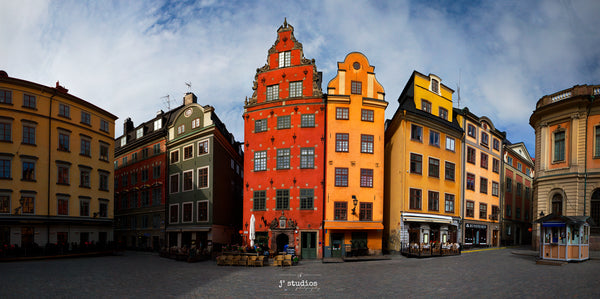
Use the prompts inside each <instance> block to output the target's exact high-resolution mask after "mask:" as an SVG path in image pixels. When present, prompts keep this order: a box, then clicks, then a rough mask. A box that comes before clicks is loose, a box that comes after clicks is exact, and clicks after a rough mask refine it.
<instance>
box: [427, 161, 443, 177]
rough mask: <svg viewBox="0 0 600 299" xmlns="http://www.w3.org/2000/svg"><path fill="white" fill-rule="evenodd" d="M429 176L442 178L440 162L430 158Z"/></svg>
mask: <svg viewBox="0 0 600 299" xmlns="http://www.w3.org/2000/svg"><path fill="white" fill-rule="evenodd" d="M429 176H430V177H432V178H439V177H440V160H438V159H435V158H429Z"/></svg>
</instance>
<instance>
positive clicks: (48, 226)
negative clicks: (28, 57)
mask: <svg viewBox="0 0 600 299" xmlns="http://www.w3.org/2000/svg"><path fill="white" fill-rule="evenodd" d="M54 96H56V89H54V93H53V94H52V95H51V96H50V112H49V114H48V186H47V190H48V191H47V197H48V201H47V202H48V203H47V207H46V213H47V217H48V223H46V243H47V244H48V243H50V178H52V172H51V171H50V168H51V167H52V159H51V158H50V157H51V155H52V146H51V144H52V98H54Z"/></svg>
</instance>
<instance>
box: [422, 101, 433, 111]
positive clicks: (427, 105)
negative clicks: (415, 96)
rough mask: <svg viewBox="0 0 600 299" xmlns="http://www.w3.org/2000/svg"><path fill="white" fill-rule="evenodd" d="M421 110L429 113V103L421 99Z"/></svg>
mask: <svg viewBox="0 0 600 299" xmlns="http://www.w3.org/2000/svg"><path fill="white" fill-rule="evenodd" d="M421 110H423V111H425V112H427V113H431V102H429V101H426V100H423V99H421Z"/></svg>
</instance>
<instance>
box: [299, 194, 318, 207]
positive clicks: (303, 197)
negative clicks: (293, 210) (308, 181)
mask: <svg viewBox="0 0 600 299" xmlns="http://www.w3.org/2000/svg"><path fill="white" fill-rule="evenodd" d="M314 193H315V190H314V189H300V209H301V210H313V209H314V204H313V202H314V200H313V199H314Z"/></svg>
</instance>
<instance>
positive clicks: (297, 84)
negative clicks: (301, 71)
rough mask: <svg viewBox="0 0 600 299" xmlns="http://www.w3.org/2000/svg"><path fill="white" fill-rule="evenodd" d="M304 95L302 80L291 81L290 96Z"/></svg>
mask: <svg viewBox="0 0 600 299" xmlns="http://www.w3.org/2000/svg"><path fill="white" fill-rule="evenodd" d="M301 96H302V81H294V82H290V98H298V97H301Z"/></svg>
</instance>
